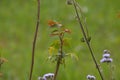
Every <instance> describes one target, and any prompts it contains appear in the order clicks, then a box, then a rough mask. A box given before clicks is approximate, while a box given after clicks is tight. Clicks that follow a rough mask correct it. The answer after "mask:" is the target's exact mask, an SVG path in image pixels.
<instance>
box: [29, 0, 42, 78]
mask: <svg viewBox="0 0 120 80" xmlns="http://www.w3.org/2000/svg"><path fill="white" fill-rule="evenodd" d="M37 3H38V8H37V9H38V10H37V22H36V31H35V34H34V39H33V47H32V60H31V68H30V75H29V80H31V79H32V73H33V67H34V56H35V45H36V39H37V33H38V27H39V20H40V0H37Z"/></svg>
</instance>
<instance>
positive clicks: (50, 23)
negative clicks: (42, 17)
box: [48, 20, 57, 27]
mask: <svg viewBox="0 0 120 80" xmlns="http://www.w3.org/2000/svg"><path fill="white" fill-rule="evenodd" d="M56 24H57V22H55V21H53V20H49V21H48V25H49V26H50V27H53V26H54V25H56Z"/></svg>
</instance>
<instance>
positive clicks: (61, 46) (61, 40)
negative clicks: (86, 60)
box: [53, 33, 64, 80]
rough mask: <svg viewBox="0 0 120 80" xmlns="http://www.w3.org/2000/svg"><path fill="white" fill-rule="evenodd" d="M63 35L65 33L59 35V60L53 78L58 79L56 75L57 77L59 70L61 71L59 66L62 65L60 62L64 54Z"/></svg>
mask: <svg viewBox="0 0 120 80" xmlns="http://www.w3.org/2000/svg"><path fill="white" fill-rule="evenodd" d="M63 36H64V34H62V33H61V34H60V35H59V39H60V51H59V53H58V60H57V64H56V70H55V73H54V74H55V75H54V78H53V80H56V77H57V74H58V71H59V67H60V64H61V60H62V55H63Z"/></svg>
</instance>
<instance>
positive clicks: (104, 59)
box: [100, 58, 113, 63]
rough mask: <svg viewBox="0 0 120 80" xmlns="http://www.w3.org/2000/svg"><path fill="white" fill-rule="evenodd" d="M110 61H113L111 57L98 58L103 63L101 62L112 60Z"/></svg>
mask: <svg viewBox="0 0 120 80" xmlns="http://www.w3.org/2000/svg"><path fill="white" fill-rule="evenodd" d="M112 61H113V59H112V58H102V59H101V60H100V62H101V63H103V62H112Z"/></svg>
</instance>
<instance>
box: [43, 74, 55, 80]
mask: <svg viewBox="0 0 120 80" xmlns="http://www.w3.org/2000/svg"><path fill="white" fill-rule="evenodd" d="M53 77H54V74H53V73H47V74H45V75H44V76H43V78H46V79H47V80H52V79H53Z"/></svg>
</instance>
